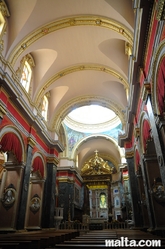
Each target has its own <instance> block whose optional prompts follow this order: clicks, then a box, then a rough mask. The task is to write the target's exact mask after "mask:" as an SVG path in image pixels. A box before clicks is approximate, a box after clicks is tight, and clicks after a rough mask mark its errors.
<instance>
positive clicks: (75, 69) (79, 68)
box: [35, 64, 129, 106]
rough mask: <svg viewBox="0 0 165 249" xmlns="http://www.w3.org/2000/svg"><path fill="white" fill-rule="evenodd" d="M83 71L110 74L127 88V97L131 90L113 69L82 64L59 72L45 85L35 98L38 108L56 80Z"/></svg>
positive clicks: (126, 82)
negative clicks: (47, 90) (40, 101)
mask: <svg viewBox="0 0 165 249" xmlns="http://www.w3.org/2000/svg"><path fill="white" fill-rule="evenodd" d="M82 70H95V71H100V72H104V73H108V74H110V75H112V76H114V77H115V78H117V79H118V80H120V82H121V83H122V85H123V86H124V88H125V91H126V95H127V91H128V90H129V83H128V81H127V80H126V79H125V78H124V77H123V76H122V75H121V74H120V73H118V72H117V71H115V70H113V69H112V68H109V67H104V66H102V65H97V64H82V65H78V66H74V67H70V68H67V69H65V70H62V71H60V72H58V73H57V74H55V75H54V76H53V77H51V78H50V79H49V80H48V81H47V82H46V83H45V84H44V85H42V86H41V89H40V90H39V92H38V94H37V96H36V98H35V103H36V106H38V105H39V100H40V99H41V98H42V97H43V96H44V94H45V92H46V89H47V88H49V87H50V86H51V85H52V84H53V83H54V82H55V81H56V80H58V79H60V78H62V77H63V76H66V75H68V74H70V73H74V72H78V71H82Z"/></svg>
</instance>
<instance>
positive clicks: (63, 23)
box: [8, 15, 133, 66]
mask: <svg viewBox="0 0 165 249" xmlns="http://www.w3.org/2000/svg"><path fill="white" fill-rule="evenodd" d="M82 25H90V26H96V27H101V28H107V29H110V30H113V31H115V32H117V33H119V34H120V35H122V36H123V37H124V40H125V39H126V40H127V41H128V42H129V43H130V44H133V34H132V32H131V31H130V30H128V29H127V28H126V27H125V26H124V25H123V24H122V23H119V22H116V21H114V20H112V19H109V18H106V17H102V16H99V17H98V16H83V15H82V16H73V17H69V18H65V19H61V20H57V21H55V22H52V23H49V24H47V25H45V26H42V27H40V28H39V29H37V30H35V31H34V32H32V33H31V34H30V35H29V36H28V37H26V38H24V39H23V40H22V41H21V42H20V43H19V44H18V45H17V46H16V47H15V48H14V50H13V51H12V52H11V54H10V56H9V59H8V60H9V61H10V62H11V64H12V66H14V64H15V62H16V60H17V59H18V57H19V56H20V55H21V54H22V53H23V52H24V50H25V49H27V48H28V47H29V46H30V45H31V44H33V43H34V42H35V41H37V40H39V39H41V38H42V37H43V36H46V35H48V34H50V33H52V32H55V31H57V30H60V29H64V28H69V27H73V26H82Z"/></svg>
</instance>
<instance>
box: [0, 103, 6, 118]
mask: <svg viewBox="0 0 165 249" xmlns="http://www.w3.org/2000/svg"><path fill="white" fill-rule="evenodd" d="M6 113H7V111H6V110H5V109H4V108H3V106H2V105H1V104H0V118H3V116H5V115H6Z"/></svg>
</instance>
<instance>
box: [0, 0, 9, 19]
mask: <svg viewBox="0 0 165 249" xmlns="http://www.w3.org/2000/svg"><path fill="white" fill-rule="evenodd" d="M0 11H1V13H2V15H3V16H4V17H9V16H10V14H9V11H8V8H7V5H6V3H5V1H4V0H1V1H0Z"/></svg>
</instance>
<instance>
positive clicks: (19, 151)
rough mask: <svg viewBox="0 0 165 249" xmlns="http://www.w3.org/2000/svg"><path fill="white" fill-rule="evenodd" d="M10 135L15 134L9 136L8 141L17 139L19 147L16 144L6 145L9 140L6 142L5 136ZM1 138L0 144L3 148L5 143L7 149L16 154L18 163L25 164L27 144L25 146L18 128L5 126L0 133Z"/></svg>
mask: <svg viewBox="0 0 165 249" xmlns="http://www.w3.org/2000/svg"><path fill="white" fill-rule="evenodd" d="M8 134H13V135H9V136H10V138H9V137H8V139H10V140H11V139H12V140H13V139H15V143H17V146H16V144H15V143H12V144H9V143H8V144H6V142H7V140H6V141H4V140H3V138H4V137H5V136H8ZM14 137H15V138H14ZM0 138H1V142H0V144H1V146H2V147H3V145H2V143H5V148H9V149H10V150H12V151H13V152H14V154H15V155H16V158H17V160H18V162H19V163H22V162H23V163H25V144H24V140H23V138H22V135H21V134H20V132H19V131H18V130H17V128H16V127H13V126H10V125H8V126H5V127H4V128H2V130H1V131H0Z"/></svg>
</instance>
